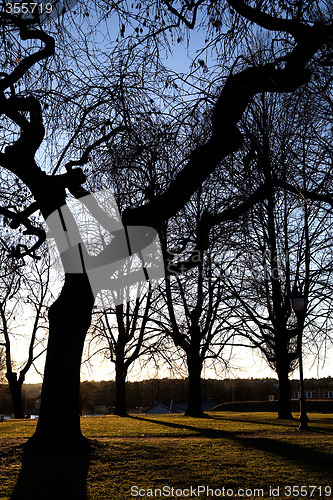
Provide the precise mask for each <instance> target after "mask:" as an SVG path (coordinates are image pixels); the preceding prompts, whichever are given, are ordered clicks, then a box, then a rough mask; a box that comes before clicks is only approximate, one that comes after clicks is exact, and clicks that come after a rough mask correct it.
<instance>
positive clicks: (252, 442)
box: [131, 416, 333, 474]
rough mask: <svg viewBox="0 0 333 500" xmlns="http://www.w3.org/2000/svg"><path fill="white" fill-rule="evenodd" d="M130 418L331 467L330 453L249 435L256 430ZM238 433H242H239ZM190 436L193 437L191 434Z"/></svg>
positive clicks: (322, 468)
mask: <svg viewBox="0 0 333 500" xmlns="http://www.w3.org/2000/svg"><path fill="white" fill-rule="evenodd" d="M131 418H133V419H135V420H142V421H145V422H150V423H154V424H155V423H156V424H158V425H164V426H166V427H173V428H175V429H186V430H189V431H192V432H193V433H196V435H197V436H198V437H205V438H210V439H221V438H222V439H228V440H231V441H233V442H236V443H237V444H238V445H241V446H244V447H246V448H250V449H256V450H259V451H263V452H267V453H270V454H272V455H277V456H279V457H281V458H285V459H289V460H291V461H292V462H294V463H295V464H296V465H297V466H302V465H306V466H308V467H310V468H311V469H312V470H315V471H317V470H318V471H321V472H326V473H328V474H330V473H331V472H332V469H333V454H332V453H328V452H325V451H319V450H318V449H315V448H313V447H310V446H309V447H307V446H302V445H300V444H295V443H288V442H287V441H284V440H282V439H274V438H271V437H260V436H259V437H254V436H251V434H255V432H258V431H249V432H247V433H246V432H244V433H242V432H241V431H236V432H230V431H224V430H220V429H206V428H202V427H200V426H199V425H198V426H195V425H188V424H177V423H174V422H165V421H163V420H155V419H154V420H151V419H147V418H143V417H138V416H132V417H131ZM321 430H322V429H320V428H317V429H316V430H314V432H315V433H316V432H320V431H321ZM259 432H260V431H259ZM240 433H241V434H243V435H239V434H240ZM300 435H302V436H306V435H307V433H305V434H304V433H303V432H302V433H301V434H300ZM282 436H283V434H282ZM282 436H281V437H282ZM191 437H193V435H192V436H191ZM318 439H319V437H318Z"/></svg>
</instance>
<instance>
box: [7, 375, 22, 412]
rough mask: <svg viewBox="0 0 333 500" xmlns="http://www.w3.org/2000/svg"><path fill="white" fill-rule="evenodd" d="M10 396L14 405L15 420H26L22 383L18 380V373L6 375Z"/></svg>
mask: <svg viewBox="0 0 333 500" xmlns="http://www.w3.org/2000/svg"><path fill="white" fill-rule="evenodd" d="M6 378H7V380H8V385H9V390H10V395H11V398H12V404H13V413H14V417H15V418H24V411H23V403H22V382H20V381H19V380H17V373H6Z"/></svg>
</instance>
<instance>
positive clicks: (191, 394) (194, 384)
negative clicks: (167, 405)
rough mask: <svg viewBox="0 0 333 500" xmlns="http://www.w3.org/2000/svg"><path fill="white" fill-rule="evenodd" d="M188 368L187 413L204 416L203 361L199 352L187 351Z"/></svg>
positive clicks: (191, 415)
mask: <svg viewBox="0 0 333 500" xmlns="http://www.w3.org/2000/svg"><path fill="white" fill-rule="evenodd" d="M187 369H188V404H187V409H186V411H185V415H187V416H189V417H202V416H203V415H204V413H203V411H202V406H201V403H202V401H201V370H202V361H201V359H200V357H199V354H198V353H197V352H194V351H193V352H192V350H191V351H189V352H188V353H187Z"/></svg>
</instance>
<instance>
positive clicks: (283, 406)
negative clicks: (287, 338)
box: [277, 363, 293, 420]
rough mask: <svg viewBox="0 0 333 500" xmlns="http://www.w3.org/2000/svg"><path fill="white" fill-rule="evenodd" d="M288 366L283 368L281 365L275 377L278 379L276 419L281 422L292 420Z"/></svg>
mask: <svg viewBox="0 0 333 500" xmlns="http://www.w3.org/2000/svg"><path fill="white" fill-rule="evenodd" d="M288 374H289V366H286V365H285V366H284V365H283V363H281V364H280V366H279V367H278V368H277V375H278V379H279V391H280V399H279V412H278V417H279V418H280V419H282V420H292V419H293V416H292V413H291V385H290V381H289V378H288Z"/></svg>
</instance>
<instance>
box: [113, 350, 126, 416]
mask: <svg viewBox="0 0 333 500" xmlns="http://www.w3.org/2000/svg"><path fill="white" fill-rule="evenodd" d="M126 375H127V370H126V368H125V366H124V362H123V360H119V361H118V359H117V360H116V408H115V414H116V415H119V416H120V417H127V416H128V413H127V405H126Z"/></svg>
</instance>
